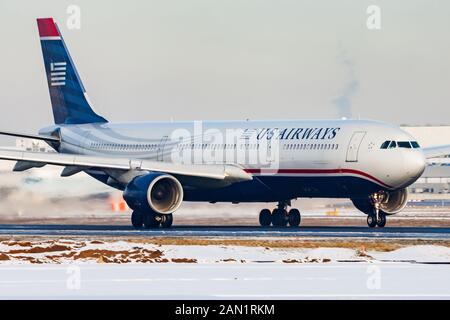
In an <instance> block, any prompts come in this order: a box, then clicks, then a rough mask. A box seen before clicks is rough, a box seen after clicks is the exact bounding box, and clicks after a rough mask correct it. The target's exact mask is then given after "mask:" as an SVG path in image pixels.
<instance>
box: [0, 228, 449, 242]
mask: <svg viewBox="0 0 450 320" xmlns="http://www.w3.org/2000/svg"><path fill="white" fill-rule="evenodd" d="M0 235H47V236H64V235H67V236H133V237H135V236H138V237H205V238H211V237H239V238H251V237H254V238H261V237H266V238H268V237H271V238H272V237H302V238H305V237H309V238H358V239H367V238H371V239H434V240H440V239H442V240H446V239H447V240H448V239H450V228H431V227H386V228H383V229H369V228H367V227H300V228H284V229H280V228H262V227H240V226H176V227H173V228H172V229H151V230H135V229H133V228H132V227H128V226H104V225H6V224H2V225H0Z"/></svg>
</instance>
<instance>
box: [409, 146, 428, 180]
mask: <svg viewBox="0 0 450 320" xmlns="http://www.w3.org/2000/svg"><path fill="white" fill-rule="evenodd" d="M408 151H410V152H406V153H405V154H404V167H405V169H406V174H407V175H408V177H409V178H411V179H414V181H415V180H416V179H418V178H419V177H420V176H421V175H422V173H423V171H424V170H425V165H426V159H425V156H424V154H423V152H422V151H420V150H414V151H413V150H408Z"/></svg>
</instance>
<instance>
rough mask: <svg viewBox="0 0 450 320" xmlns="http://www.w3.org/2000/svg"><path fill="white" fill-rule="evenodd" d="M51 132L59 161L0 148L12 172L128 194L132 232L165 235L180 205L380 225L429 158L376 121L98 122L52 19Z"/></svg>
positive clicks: (428, 151)
mask: <svg viewBox="0 0 450 320" xmlns="http://www.w3.org/2000/svg"><path fill="white" fill-rule="evenodd" d="M37 25H38V30H39V36H40V42H41V47H42V53H43V58H44V64H45V71H46V76H47V82H48V88H49V93H50V100H51V105H52V111H53V117H54V124H53V125H50V126H47V127H45V128H43V129H41V130H39V133H38V134H27V133H18V132H9V131H2V132H0V133H1V134H4V135H10V136H16V137H22V138H31V139H38V140H43V141H45V142H46V143H48V144H49V145H50V146H51V147H52V148H53V149H54V150H55V151H56V152H53V153H48V152H46V153H44V152H28V151H18V150H7V149H1V150H0V159H4V160H11V161H16V164H15V166H14V169H13V170H14V171H24V170H28V169H30V168H40V167H43V166H45V165H47V164H49V165H57V166H62V167H64V168H63V170H62V172H61V176H63V177H69V176H72V175H74V174H76V173H79V172H85V173H87V174H88V175H89V176H91V177H93V178H94V179H97V180H99V181H101V182H103V183H104V184H106V185H108V186H110V187H113V188H116V189H119V190H122V191H123V197H124V199H125V201H126V203H127V204H128V206H129V207H130V208H131V209H132V210H133V211H132V214H131V224H132V226H133V227H135V228H138V229H139V228H147V229H148V228H159V227H161V228H169V227H171V226H172V223H173V213H174V212H176V211H177V209H178V208H179V207H180V205H181V204H182V202H183V201H199V202H211V203H216V202H230V203H240V202H265V203H271V202H275V203H277V206H276V207H275V208H274V209H273V210H269V209H263V210H261V212H260V213H259V223H260V225H261V226H263V227H269V226H271V225H272V226H274V227H287V226H290V227H298V226H299V225H300V223H301V214H300V211H299V210H298V209H296V208H290V210H288V208H289V207H291V201H292V200H293V199H297V198H347V199H350V200H351V201H352V202H353V204H354V206H355V207H356V208H357V209H359V210H360V211H361V212H362V213H364V214H366V215H367V224H368V226H369V227H371V228H373V227H384V226H385V225H386V220H387V218H386V217H387V216H388V215H392V214H396V213H398V212H400V211H401V210H402V209H403V208H404V207H405V206H406V203H407V201H408V193H407V189H406V188H407V187H408V186H409V185H411V184H412V183H414V182H415V181H416V180H417V179H418V178H419V177H420V176H421V174H422V173H423V171H424V168H425V161H426V158H431V157H438V156H442V155H446V154H449V153H450V145H444V146H436V147H429V148H421V147H420V146H419V144H418V143H417V141H416V140H415V139H414V137H413V136H411V135H410V134H408V133H407V132H405V131H403V130H401V129H400V128H399V127H398V126H395V125H391V124H388V123H384V122H379V121H372V120H347V119H340V120H280V121H274V120H273V121H272V120H271V121H253V120H245V121H205V122H200V121H181V122H174V121H170V122H161V121H159V122H156V121H153V122H133V123H114V122H110V121H108V120H107V119H106V118H104V117H102V116H101V115H99V114H98V113H96V112H95V111H94V109H93V107H92V104H91V103H90V101H89V99H88V96H87V94H86V90H85V88H84V86H83V83H82V81H81V79H80V76H79V74H78V72H77V69H76V68H75V64H74V62H73V60H72V58H71V56H70V54H69V51H68V49H67V47H66V44H65V42H64V39H63V37H62V35H61V32H60V30H59V28H58V26H57V24H56V23H55V22H54V20H53V18H39V19H37Z"/></svg>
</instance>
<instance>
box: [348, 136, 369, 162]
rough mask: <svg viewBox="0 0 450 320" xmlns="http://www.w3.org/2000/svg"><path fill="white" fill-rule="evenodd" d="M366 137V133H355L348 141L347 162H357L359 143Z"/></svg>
mask: <svg viewBox="0 0 450 320" xmlns="http://www.w3.org/2000/svg"><path fill="white" fill-rule="evenodd" d="M365 135H366V131H355V132H353V135H352V137H351V139H350V143H349V144H348V148H347V158H346V159H345V161H347V162H357V161H358V151H359V146H360V145H361V142H362V140H363V138H364V136H365Z"/></svg>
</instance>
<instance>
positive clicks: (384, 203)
mask: <svg viewBox="0 0 450 320" xmlns="http://www.w3.org/2000/svg"><path fill="white" fill-rule="evenodd" d="M378 195H379V197H380V198H379V208H380V210H381V211H383V212H384V213H386V214H396V213H398V212H400V211H402V210H403V209H404V208H405V206H406V203H407V202H408V190H407V189H406V188H404V189H399V190H396V191H383V192H380V193H379V194H378ZM351 200H352V202H353V205H354V206H355V207H356V208H357V209H358V210H360V211H362V212H364V213H365V214H371V213H372V212H373V207H374V205H373V203H372V200H371V199H369V198H367V199H351Z"/></svg>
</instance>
